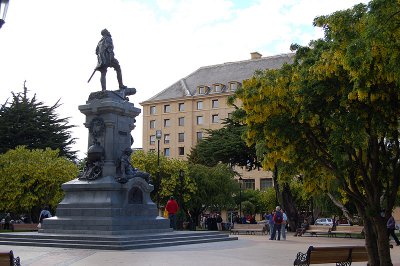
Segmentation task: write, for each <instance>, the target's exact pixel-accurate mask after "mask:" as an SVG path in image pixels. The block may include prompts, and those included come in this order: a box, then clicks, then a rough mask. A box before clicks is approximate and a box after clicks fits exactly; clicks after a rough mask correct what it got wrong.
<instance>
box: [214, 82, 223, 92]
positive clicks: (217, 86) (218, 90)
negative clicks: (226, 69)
mask: <svg viewBox="0 0 400 266" xmlns="http://www.w3.org/2000/svg"><path fill="white" fill-rule="evenodd" d="M221 91H222V84H214V92H221Z"/></svg>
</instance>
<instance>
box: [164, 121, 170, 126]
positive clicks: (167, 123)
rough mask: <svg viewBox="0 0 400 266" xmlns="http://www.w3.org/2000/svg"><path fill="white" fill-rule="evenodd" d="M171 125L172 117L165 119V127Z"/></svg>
mask: <svg viewBox="0 0 400 266" xmlns="http://www.w3.org/2000/svg"><path fill="white" fill-rule="evenodd" d="M170 126H171V119H164V127H170Z"/></svg>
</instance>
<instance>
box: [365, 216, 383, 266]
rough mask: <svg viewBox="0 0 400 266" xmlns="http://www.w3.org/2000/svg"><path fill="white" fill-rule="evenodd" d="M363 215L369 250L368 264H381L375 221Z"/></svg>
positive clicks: (366, 245)
mask: <svg viewBox="0 0 400 266" xmlns="http://www.w3.org/2000/svg"><path fill="white" fill-rule="evenodd" d="M362 217H363V220H364V234H365V247H366V248H367V252H368V266H379V265H380V263H379V253H378V246H377V244H376V234H375V231H374V226H373V223H372V221H371V220H369V219H367V217H365V215H363V216H362Z"/></svg>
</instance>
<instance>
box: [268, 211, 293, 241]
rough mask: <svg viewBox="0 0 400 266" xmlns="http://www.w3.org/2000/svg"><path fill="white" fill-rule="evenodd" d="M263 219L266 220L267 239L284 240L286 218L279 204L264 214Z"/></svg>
mask: <svg viewBox="0 0 400 266" xmlns="http://www.w3.org/2000/svg"><path fill="white" fill-rule="evenodd" d="M264 218H265V221H268V225H269V230H270V238H269V240H281V236H282V240H286V226H287V224H288V218H287V215H286V213H285V211H284V210H282V209H281V207H280V206H276V208H275V210H272V212H271V213H269V214H267V215H265V217H264Z"/></svg>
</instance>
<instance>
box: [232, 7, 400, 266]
mask: <svg viewBox="0 0 400 266" xmlns="http://www.w3.org/2000/svg"><path fill="white" fill-rule="evenodd" d="M314 23H315V25H316V26H318V27H322V28H323V30H324V32H325V37H324V39H320V40H315V41H312V42H311V43H310V45H309V46H307V47H301V46H298V45H293V46H292V48H293V50H295V51H296V55H295V61H294V63H293V64H292V65H285V66H284V67H282V68H281V69H279V70H267V71H263V72H259V73H257V74H256V75H255V76H254V77H252V78H251V79H249V80H247V81H244V82H243V88H242V89H239V90H238V91H237V92H236V97H237V98H239V99H240V100H241V101H242V102H243V110H244V111H245V122H246V124H247V127H248V128H247V133H246V140H247V142H248V144H249V145H253V144H256V145H257V147H258V149H259V150H263V154H262V155H263V167H264V168H265V169H273V167H274V166H275V165H290V167H287V168H288V169H290V171H291V172H293V169H294V168H295V169H296V172H297V173H300V174H301V176H302V178H303V180H304V184H305V188H306V189H308V190H310V191H312V190H313V189H315V188H316V187H318V188H320V187H325V188H326V189H336V190H338V191H339V192H340V193H342V195H343V197H344V198H346V199H347V200H350V201H352V203H354V205H355V206H356V208H357V211H358V213H359V215H360V217H361V218H362V219H363V221H364V227H365V236H366V247H367V249H368V253H369V262H368V264H369V265H374V266H375V265H380V266H382V265H392V262H391V258H390V251H389V243H388V236H387V230H386V221H387V219H388V217H389V216H390V215H391V211H392V209H393V207H394V204H395V201H396V197H397V192H398V188H399V183H400V141H399V128H400V127H399V126H400V125H399V118H400V42H399V39H400V27H399V26H398V25H400V2H399V1H395V0H386V1H382V0H374V1H371V2H370V3H369V4H368V5H363V4H359V5H356V6H354V7H353V8H351V9H348V10H343V11H338V12H335V13H333V14H331V15H328V16H321V17H318V18H316V19H315V20H314ZM260 146H261V147H260ZM283 169H284V167H283Z"/></svg>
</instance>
